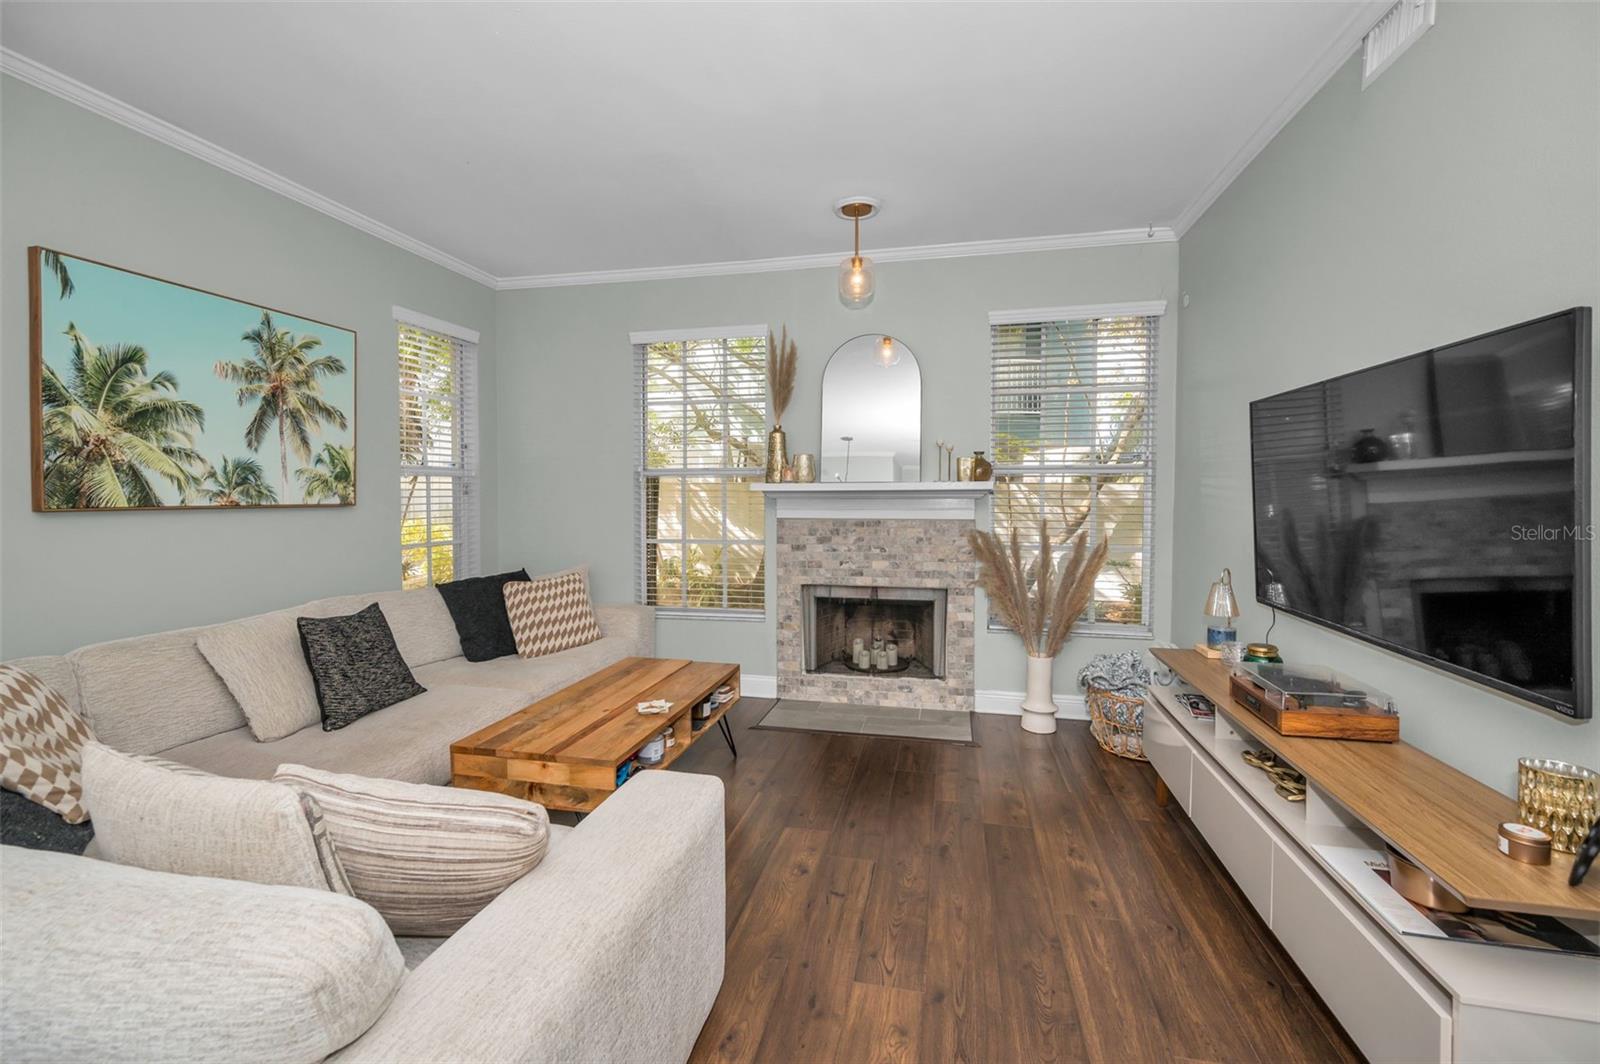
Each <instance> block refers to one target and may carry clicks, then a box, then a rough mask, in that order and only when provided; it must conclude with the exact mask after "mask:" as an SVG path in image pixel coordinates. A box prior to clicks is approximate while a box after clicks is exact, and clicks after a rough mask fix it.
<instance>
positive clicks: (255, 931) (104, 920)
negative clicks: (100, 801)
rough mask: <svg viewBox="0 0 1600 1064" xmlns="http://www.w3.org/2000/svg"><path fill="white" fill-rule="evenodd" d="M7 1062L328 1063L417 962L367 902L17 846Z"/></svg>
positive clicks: (4, 957) (10, 884) (1, 907)
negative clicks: (408, 964)
mask: <svg viewBox="0 0 1600 1064" xmlns="http://www.w3.org/2000/svg"><path fill="white" fill-rule="evenodd" d="M0 860H3V863H4V866H5V872H6V874H5V880H4V888H3V893H0V922H3V923H4V925H5V932H6V933H5V936H4V937H3V938H0V980H3V983H0V989H3V992H4V1000H5V1003H6V1007H5V1009H4V1010H3V1018H0V1055H3V1056H4V1057H5V1059H7V1060H126V1059H130V1058H134V1057H137V1058H139V1059H141V1060H170V1061H179V1060H184V1061H198V1060H230V1061H301V1062H307V1064H309V1062H311V1061H318V1060H321V1059H322V1058H324V1057H326V1056H327V1055H328V1054H329V1053H332V1052H333V1051H334V1050H336V1049H338V1048H339V1047H340V1046H343V1045H345V1044H347V1043H349V1042H350V1041H352V1040H353V1039H355V1038H356V1037H357V1036H358V1035H360V1034H361V1033H362V1032H363V1031H365V1030H366V1029H367V1028H368V1027H370V1026H372V1024H373V1023H374V1022H375V1021H376V1020H377V1019H378V1017H379V1016H381V1015H382V1014H383V1012H384V1010H385V1009H386V1008H387V1007H388V1005H389V1003H390V1001H391V1000H392V999H393V997H394V995H395V993H396V991H398V990H399V988H400V984H401V980H402V978H403V977H404V975H405V963H404V961H403V959H402V958H401V956H400V950H399V948H398V947H397V946H396V945H395V942H394V937H393V936H392V935H391V934H390V933H389V929H388V927H386V926H385V925H384V922H383V919H382V917H380V916H379V915H378V914H377V912H375V911H374V910H373V909H372V907H371V906H369V905H366V904H364V903H362V902H360V901H357V900H356V899H355V898H347V897H342V896H340V895H337V894H330V893H329V892H327V891H325V890H304V889H297V888H293V887H270V886H261V885H259V884H255V883H240V882H232V881H228V880H222V879H210V878H204V877H200V876H175V875H168V874H165V873H161V872H151V871H146V870H145V869H141V868H130V867H126V866H123V865H117V864H111V863H109V862H106V861H96V860H91V859H90V858H87V857H73V856H68V855H66V854H54V853H42V852H35V851H31V850H19V849H16V848H14V847H9V846H8V847H6V848H5V850H4V851H3V857H0Z"/></svg>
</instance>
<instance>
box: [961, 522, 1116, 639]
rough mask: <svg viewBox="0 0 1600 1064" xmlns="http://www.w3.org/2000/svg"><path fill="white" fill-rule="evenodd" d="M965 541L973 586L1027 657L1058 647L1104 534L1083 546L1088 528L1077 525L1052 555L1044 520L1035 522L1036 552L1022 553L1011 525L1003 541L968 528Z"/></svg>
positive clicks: (1096, 570) (1098, 563)
mask: <svg viewBox="0 0 1600 1064" xmlns="http://www.w3.org/2000/svg"><path fill="white" fill-rule="evenodd" d="M967 542H968V543H970V544H971V545H972V553H973V554H974V555H976V556H977V559H978V586H979V587H981V588H983V593H984V594H985V595H988V596H989V605H990V606H992V607H993V608H994V610H995V612H997V613H999V614H1000V619H1001V620H1002V621H1004V622H1005V624H1006V627H1007V628H1010V629H1011V630H1012V631H1013V632H1016V633H1017V635H1018V636H1019V637H1021V639H1022V646H1023V649H1024V650H1026V651H1027V652H1028V655H1029V656H1030V657H1036V658H1053V657H1055V656H1056V655H1057V654H1059V653H1061V648H1062V647H1063V646H1065V645H1066V642H1067V639H1068V638H1069V637H1070V636H1071V635H1072V626H1073V625H1074V624H1076V623H1077V620H1078V618H1079V617H1081V616H1083V611H1084V610H1085V609H1087V608H1088V606H1089V600H1090V599H1091V598H1093V597H1094V580H1095V577H1097V576H1099V575H1100V569H1101V567H1102V566H1103V565H1105V561H1106V548H1107V546H1108V544H1107V542H1106V541H1105V540H1103V539H1102V540H1101V541H1100V542H1099V543H1098V544H1097V545H1096V546H1095V548H1094V549H1093V550H1090V549H1089V530H1088V529H1086V528H1080V529H1079V530H1078V531H1077V533H1076V534H1074V535H1073V536H1072V537H1071V538H1070V539H1068V540H1066V543H1067V555H1066V557H1065V558H1064V559H1062V561H1060V562H1057V561H1056V559H1055V549H1054V546H1053V545H1052V544H1051V542H1050V523H1049V522H1048V521H1040V522H1039V553H1038V555H1037V557H1025V556H1024V555H1023V552H1022V537H1021V536H1020V535H1019V534H1018V532H1017V530H1016V529H1014V528H1013V529H1012V530H1011V541H1010V542H1009V543H1007V542H1006V541H1005V540H1003V539H1001V538H1000V537H999V536H997V535H995V534H994V533H993V532H980V531H978V530H977V529H974V530H973V531H971V532H968V533H967Z"/></svg>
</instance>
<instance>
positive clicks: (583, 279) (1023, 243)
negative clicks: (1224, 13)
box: [495, 225, 1178, 292]
mask: <svg viewBox="0 0 1600 1064" xmlns="http://www.w3.org/2000/svg"><path fill="white" fill-rule="evenodd" d="M1177 239H1178V237H1177V234H1176V233H1174V232H1173V231H1172V230H1171V229H1168V228H1166V227H1165V226H1160V225H1158V226H1154V227H1148V226H1147V227H1145V228H1143V229H1111V230H1107V231H1105V232H1102V233H1065V234H1062V235H1059V236H1027V237H1014V238H1011V239H1008V240H974V241H969V242H967V243H960V244H921V245H918V246H915V247H902V248H878V249H877V250H873V249H871V248H865V249H863V254H865V255H866V256H867V257H869V258H871V259H872V261H873V262H914V261H918V260H922V259H959V258H967V257H969V256H974V255H1016V254H1020V253H1024V252H1030V251H1061V250H1065V249H1071V248H1102V247H1112V246H1115V245H1118V244H1170V243H1172V242H1173V241H1175V240H1177ZM844 257H845V252H844V251H839V252H828V253H826V254H822V255H789V256H783V257H780V258H772V259H740V260H737V261H734V262H701V263H694V264H691V265H686V266H641V267H638V268H636V269H627V270H589V271H586V272H582V273H540V274H530V275H528V276H526V277H502V278H500V280H499V281H498V282H497V283H496V284H495V287H496V288H497V289H499V290H500V291H502V292H504V291H511V290H515V289H521V288H564V287H567V286H570V285H586V284H624V283H627V282H631V281H669V280H676V279H678V278H684V277H725V276H730V275H733V274H741V273H777V272H780V271H783V270H820V269H829V270H831V269H833V268H835V267H837V266H838V265H839V260H840V259H842V258H844Z"/></svg>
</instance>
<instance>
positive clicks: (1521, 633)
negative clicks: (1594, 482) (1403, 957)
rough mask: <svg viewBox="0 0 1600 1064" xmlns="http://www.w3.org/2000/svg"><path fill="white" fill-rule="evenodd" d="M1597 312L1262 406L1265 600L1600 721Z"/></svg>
mask: <svg viewBox="0 0 1600 1064" xmlns="http://www.w3.org/2000/svg"><path fill="white" fill-rule="evenodd" d="M1590 316H1591V311H1590V308H1588V307H1579V308H1575V309H1573V310H1567V311H1563V312H1562V313H1560V314H1551V315H1549V316H1548V317H1543V318H1539V319H1537V320H1535V321H1529V322H1524V323H1523V324H1521V325H1514V326H1512V327H1510V328H1506V329H1501V330H1499V331H1498V332H1493V333H1489V334H1487V335H1484V336H1477V337H1474V338H1472V339H1470V340H1462V341H1461V342H1459V343H1452V344H1449V345H1447V346H1444V347H1437V348H1434V349H1433V350H1431V351H1422V352H1419V353H1418V354H1415V355H1409V356H1407V357H1405V358H1400V359H1396V360H1394V361H1392V362H1385V363H1383V364H1382V365H1379V366H1373V367H1371V368H1370V369H1363V370H1357V371H1356V372H1354V373H1346V374H1344V375H1343V376H1340V377H1335V378H1333V379H1332V380H1326V381H1322V382H1320V383H1317V384H1309V385H1306V386H1305V387H1303V388H1296V389H1294V390H1293V391H1288V392H1284V393H1282V394H1280V395H1274V396H1269V397H1268V398H1265V399H1258V400H1256V401H1255V402H1253V403H1251V404H1250V445H1251V467H1252V476H1253V480H1254V491H1255V499H1254V511H1255V513H1254V518H1255V552H1256V598H1257V600H1258V601H1260V602H1263V603H1268V604H1271V605H1274V606H1276V607H1277V608H1279V609H1281V610H1285V611H1287V612H1288V613H1291V614H1293V615H1295V616H1297V617H1301V618H1304V619H1306V620H1309V621H1314V622H1316V623H1318V624H1322V625H1326V626H1328V627H1330V628H1335V629H1337V630H1339V631H1341V632H1344V633H1346V634H1348V635H1352V636H1355V637H1357V638H1359V639H1364V640H1367V641H1369V642H1372V643H1376V644H1378V645H1379V646H1382V647H1385V648H1387V649H1389V650H1392V651H1395V652H1397V653H1400V654H1404V655H1407V656H1409V657H1412V658H1416V659H1419V660H1422V661H1425V662H1427V663H1429V664H1431V665H1434V666H1437V667H1439V668H1442V669H1446V670H1448V671H1450V672H1454V673H1458V674H1460V675H1462V676H1465V677H1468V678H1470V679H1472V680H1474V681H1477V682H1479V683H1482V684H1485V685H1487V686H1490V687H1493V688H1496V689H1497V690H1500V691H1504V692H1507V693H1509V694H1511V695H1514V696H1515V697H1517V698H1520V699H1523V700H1526V701H1528V702H1532V703H1534V704H1536V705H1539V706H1543V707H1545V708H1547V709H1551V710H1554V711H1556V712H1559V713H1565V714H1567V715H1568V716H1572V717H1588V716H1590V715H1591V713H1592V712H1593V706H1592V704H1591V703H1592V701H1593V691H1592V689H1591V676H1592V675H1593V674H1592V672H1591V667H1592V663H1591V661H1590V656H1591V655H1590V619H1591V616H1592V613H1593V609H1594V603H1593V602H1591V601H1590V593H1589V554H1590V541H1591V540H1592V539H1593V526H1592V525H1590V524H1589V520H1590V517H1589V447H1590V442H1589V433H1590V422H1589V418H1590V410H1589V351H1590Z"/></svg>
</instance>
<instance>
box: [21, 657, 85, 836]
mask: <svg viewBox="0 0 1600 1064" xmlns="http://www.w3.org/2000/svg"><path fill="white" fill-rule="evenodd" d="M92 738H93V735H91V734H90V732H89V726H88V725H87V724H85V723H84V722H83V718H81V717H80V716H78V714H77V713H76V712H74V711H73V710H72V709H71V707H69V706H68V705H67V703H66V701H65V700H63V699H62V697H61V696H60V695H58V694H56V693H55V692H54V691H52V690H51V689H50V688H49V687H48V686H47V685H46V684H45V683H44V682H43V681H42V680H40V679H39V677H37V676H35V675H34V674H33V673H31V672H28V671H26V670H24V669H19V668H17V667H16V666H15V665H0V787H4V788H5V789H6V790H8V791H15V792H16V793H18V794H20V795H22V796H23V797H25V798H27V799H28V800H30V801H33V802H37V803H39V805H41V806H43V807H44V808H46V809H48V810H50V811H51V812H53V813H56V814H57V815H59V816H60V817H61V818H62V819H63V820H65V821H66V822H67V823H69V824H81V823H83V822H84V821H85V820H88V819H89V813H88V811H87V810H85V809H84V807H83V744H84V743H85V742H87V741H88V740H90V739H92Z"/></svg>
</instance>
